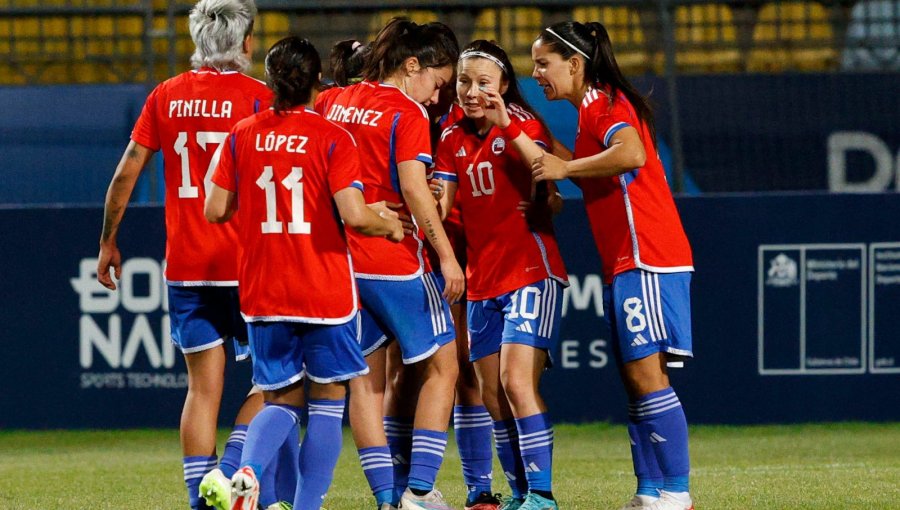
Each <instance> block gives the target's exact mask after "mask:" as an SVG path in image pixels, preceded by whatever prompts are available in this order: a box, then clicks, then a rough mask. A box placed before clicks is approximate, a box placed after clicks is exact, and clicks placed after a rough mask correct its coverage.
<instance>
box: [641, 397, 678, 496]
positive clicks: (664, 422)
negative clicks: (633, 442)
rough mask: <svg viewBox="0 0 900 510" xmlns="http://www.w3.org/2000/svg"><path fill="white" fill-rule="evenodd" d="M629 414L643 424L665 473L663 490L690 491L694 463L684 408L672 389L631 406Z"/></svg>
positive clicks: (661, 469)
mask: <svg viewBox="0 0 900 510" xmlns="http://www.w3.org/2000/svg"><path fill="white" fill-rule="evenodd" d="M628 407H629V415H630V416H631V417H632V419H633V420H636V421H637V422H639V423H640V425H639V428H638V431H639V432H640V433H641V434H643V435H646V438H647V441H648V442H649V443H650V444H651V446H652V448H653V452H654V453H655V455H656V461H657V463H658V464H659V469H660V471H661V472H662V475H663V487H662V490H664V491H666V492H688V491H689V488H690V484H689V480H690V478H689V477H690V472H691V463H690V456H689V455H688V429H687V420H686V419H685V417H684V409H683V408H682V407H681V402H680V401H679V400H678V396H677V395H676V394H675V390H673V389H672V388H666V389H664V390H660V391H656V392H653V393H650V394H648V395H644V396H643V397H641V398H639V399H637V400H636V401H635V402H634V403H633V404H630V405H629V406H628Z"/></svg>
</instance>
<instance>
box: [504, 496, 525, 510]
mask: <svg viewBox="0 0 900 510" xmlns="http://www.w3.org/2000/svg"><path fill="white" fill-rule="evenodd" d="M523 503H525V500H524V499H520V498H514V497H512V496H510V497H508V498H505V499H504V500H503V502H502V503H500V507H499V508H498V509H497V510H519V507H521V506H522V504H523Z"/></svg>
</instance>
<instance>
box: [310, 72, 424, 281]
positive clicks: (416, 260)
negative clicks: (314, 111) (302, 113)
mask: <svg viewBox="0 0 900 510" xmlns="http://www.w3.org/2000/svg"><path fill="white" fill-rule="evenodd" d="M321 113H322V114H323V115H325V116H326V117H327V118H328V120H331V121H333V122H336V123H338V124H340V125H342V126H343V127H344V128H346V129H347V131H349V132H350V133H352V134H353V137H354V138H355V139H356V143H357V145H358V146H359V153H360V164H361V166H362V180H363V183H364V184H365V195H366V203H372V202H378V201H381V200H387V201H389V202H396V203H403V202H404V201H403V196H402V195H401V193H400V179H399V176H398V174H397V170H398V164H400V163H402V162H404V161H412V160H416V161H421V162H422V163H424V164H425V166H426V167H427V166H428V165H430V164H431V141H430V139H429V132H428V126H429V124H428V114H427V113H426V112H425V108H424V107H423V106H422V105H420V104H419V103H417V102H416V101H414V100H413V99H412V98H411V97H409V96H407V95H406V94H405V93H403V92H402V91H401V90H400V89H398V88H397V87H394V86H393V85H387V84H384V83H375V82H370V81H364V82H361V83H358V84H356V85H351V86H349V87H346V88H344V90H343V92H341V93H340V94H338V96H337V97H336V98H335V99H334V102H333V103H332V105H331V108H329V110H328V111H327V112H321ZM423 172H424V170H423ZM405 212H407V213H408V212H409V211H408V210H406V211H405ZM347 237H348V243H349V244H350V253H351V254H353V265H354V269H355V270H356V276H357V277H359V278H369V279H375V280H409V279H412V278H415V277H417V276H418V275H420V274H422V273H423V272H424V271H428V270H429V268H428V267H427V263H426V261H425V259H424V258H423V256H422V233H421V231H420V232H419V233H417V235H414V236H406V237H404V238H403V242H401V243H392V242H390V241H388V240H387V239H385V238H383V237H366V236H362V235H360V234H357V233H356V232H353V231H348V235H347Z"/></svg>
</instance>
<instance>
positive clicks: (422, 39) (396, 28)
mask: <svg viewBox="0 0 900 510" xmlns="http://www.w3.org/2000/svg"><path fill="white" fill-rule="evenodd" d="M410 57H416V58H417V59H418V60H419V65H420V66H421V67H422V68H426V67H444V66H448V65H453V64H454V63H455V62H456V60H457V58H459V45H458V43H457V42H456V36H455V35H453V31H452V30H450V28H449V27H447V25H444V24H443V23H438V22H432V23H427V24H424V25H419V24H417V23H414V22H412V21H410V20H409V18H393V19H391V21H390V22H388V24H387V25H385V27H384V28H382V29H381V31H380V32H378V35H377V36H376V37H375V41H374V42H373V43H372V44H371V53H370V54H369V57H368V61H367V62H366V65H365V67H364V68H363V71H362V74H363V77H364V78H365V79H366V80H371V81H381V80H384V79H385V78H387V77H388V76H390V75H391V74H393V73H394V72H395V71H397V70H398V69H400V66H401V65H402V64H403V62H404V61H405V60H406V59H408V58H410Z"/></svg>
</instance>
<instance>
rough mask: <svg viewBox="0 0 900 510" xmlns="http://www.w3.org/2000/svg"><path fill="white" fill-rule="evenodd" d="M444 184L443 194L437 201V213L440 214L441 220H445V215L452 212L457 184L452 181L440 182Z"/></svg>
mask: <svg viewBox="0 0 900 510" xmlns="http://www.w3.org/2000/svg"><path fill="white" fill-rule="evenodd" d="M441 182H443V183H444V189H443V194H442V195H441V197H440V200H438V211H439V212H441V220H445V219H447V215H448V214H449V213H450V211H452V210H453V204H454V202H455V201H456V190H457V188H459V184H458V183H455V182H453V181H443V180H442V181H441Z"/></svg>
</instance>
